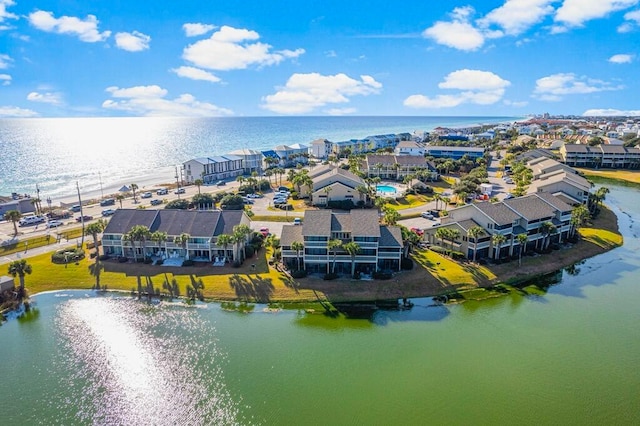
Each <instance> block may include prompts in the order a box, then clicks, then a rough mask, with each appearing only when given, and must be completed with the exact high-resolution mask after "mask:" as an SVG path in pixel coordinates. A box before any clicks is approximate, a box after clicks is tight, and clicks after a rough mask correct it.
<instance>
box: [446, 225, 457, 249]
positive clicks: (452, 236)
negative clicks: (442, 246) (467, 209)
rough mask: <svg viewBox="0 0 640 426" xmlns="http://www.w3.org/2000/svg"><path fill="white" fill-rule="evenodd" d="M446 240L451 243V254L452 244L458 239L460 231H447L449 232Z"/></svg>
mask: <svg viewBox="0 0 640 426" xmlns="http://www.w3.org/2000/svg"><path fill="white" fill-rule="evenodd" d="M447 238H448V239H449V242H450V243H451V253H453V243H454V242H455V241H456V240H457V239H458V238H460V231H459V230H458V229H449V232H448V234H447Z"/></svg>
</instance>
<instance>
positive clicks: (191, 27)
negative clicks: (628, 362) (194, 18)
mask: <svg viewBox="0 0 640 426" xmlns="http://www.w3.org/2000/svg"><path fill="white" fill-rule="evenodd" d="M216 28H217V27H216V26H215V25H209V24H199V23H187V24H184V25H183V26H182V29H183V30H184V33H185V34H186V35H187V37H195V36H199V35H202V34H206V33H208V32H209V31H213V30H215V29H216Z"/></svg>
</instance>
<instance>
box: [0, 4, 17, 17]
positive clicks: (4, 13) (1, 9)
mask: <svg viewBox="0 0 640 426" xmlns="http://www.w3.org/2000/svg"><path fill="white" fill-rule="evenodd" d="M15 4H16V3H15V2H14V1H13V0H0V22H4V21H5V20H7V19H18V16H17V15H16V14H14V13H11V12H9V11H8V10H7V8H8V7H9V6H13V5H15Z"/></svg>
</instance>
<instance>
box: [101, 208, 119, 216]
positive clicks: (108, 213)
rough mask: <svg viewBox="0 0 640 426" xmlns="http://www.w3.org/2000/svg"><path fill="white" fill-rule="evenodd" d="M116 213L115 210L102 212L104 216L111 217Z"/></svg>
mask: <svg viewBox="0 0 640 426" xmlns="http://www.w3.org/2000/svg"><path fill="white" fill-rule="evenodd" d="M115 212H116V211H115V210H114V209H105V210H102V216H105V217H106V216H111V215H113V214H114V213H115Z"/></svg>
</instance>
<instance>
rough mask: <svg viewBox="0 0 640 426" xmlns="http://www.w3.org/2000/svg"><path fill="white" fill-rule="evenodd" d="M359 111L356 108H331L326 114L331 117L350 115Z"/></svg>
mask: <svg viewBox="0 0 640 426" xmlns="http://www.w3.org/2000/svg"><path fill="white" fill-rule="evenodd" d="M357 111H358V110H357V109H355V108H329V109H328V110H326V111H325V112H326V113H327V114H329V115H348V114H354V113H356V112H357Z"/></svg>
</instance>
